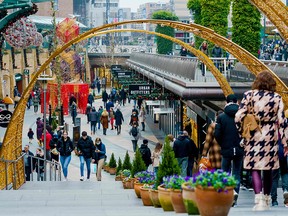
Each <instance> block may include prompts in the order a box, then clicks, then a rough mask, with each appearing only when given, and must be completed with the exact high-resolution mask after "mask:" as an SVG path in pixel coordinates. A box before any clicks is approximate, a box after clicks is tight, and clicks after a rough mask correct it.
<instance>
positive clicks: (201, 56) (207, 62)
mask: <svg viewBox="0 0 288 216" xmlns="http://www.w3.org/2000/svg"><path fill="white" fill-rule="evenodd" d="M114 32H140V33H147V34H153V35H157V36H159V37H163V38H165V39H167V40H170V41H173V42H174V43H177V44H180V45H181V46H183V47H185V48H186V49H187V50H189V51H190V52H192V53H193V54H194V55H195V56H197V57H198V59H199V60H200V61H202V62H203V63H204V64H205V65H206V66H207V67H208V68H209V70H210V71H211V73H212V74H213V76H214V77H215V79H216V81H217V82H218V83H219V85H220V87H221V89H222V91H223V94H224V95H225V97H226V96H228V95H229V94H234V92H233V90H232V88H231V87H230V85H229V83H228V82H227V80H226V78H225V77H224V76H223V74H222V73H221V72H220V71H219V70H218V68H217V67H215V65H214V63H213V61H212V60H211V59H210V58H209V57H208V56H207V55H205V54H204V53H203V52H201V51H200V50H197V49H195V48H193V47H191V46H189V45H188V44H187V43H185V42H183V41H181V40H179V39H176V38H173V37H170V36H168V35H165V34H161V33H158V32H152V31H147V30H141V29H111V30H106V31H100V32H96V33H94V34H91V35H88V36H86V37H84V38H82V39H81V40H85V39H88V38H91V37H95V36H98V35H101V34H109V33H114ZM81 40H79V41H77V43H78V42H80V41H81Z"/></svg>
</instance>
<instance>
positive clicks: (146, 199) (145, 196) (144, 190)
mask: <svg viewBox="0 0 288 216" xmlns="http://www.w3.org/2000/svg"><path fill="white" fill-rule="evenodd" d="M151 188H152V185H151V184H144V185H143V186H141V187H140V193H141V199H142V203H143V205H144V206H152V205H153V202H152V200H151V198H150V195H149V190H150V189H151Z"/></svg>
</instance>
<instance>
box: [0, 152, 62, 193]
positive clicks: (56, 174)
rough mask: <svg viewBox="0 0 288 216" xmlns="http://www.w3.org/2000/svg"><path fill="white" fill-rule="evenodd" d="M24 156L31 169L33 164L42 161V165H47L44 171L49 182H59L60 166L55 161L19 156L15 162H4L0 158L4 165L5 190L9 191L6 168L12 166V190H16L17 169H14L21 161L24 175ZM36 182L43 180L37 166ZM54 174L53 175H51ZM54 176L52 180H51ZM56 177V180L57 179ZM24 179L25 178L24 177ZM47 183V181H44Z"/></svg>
mask: <svg viewBox="0 0 288 216" xmlns="http://www.w3.org/2000/svg"><path fill="white" fill-rule="evenodd" d="M24 156H28V157H30V158H31V162H30V163H31V164H30V166H31V169H32V168H33V165H34V164H33V163H36V162H37V163H38V164H40V163H39V162H40V161H43V163H47V164H49V165H48V167H49V168H50V169H46V172H47V171H48V172H49V181H61V166H60V163H58V162H57V161H49V160H47V159H46V160H45V159H42V158H39V157H37V156H32V155H28V154H25V153H23V154H21V155H20V156H19V157H18V158H17V159H15V160H6V159H3V158H0V161H1V162H4V163H5V189H6V190H9V183H8V166H9V164H13V182H12V187H13V189H14V190H15V189H16V182H17V175H16V173H17V169H16V164H17V163H18V162H19V161H20V160H23V164H24V173H25V161H24ZM31 171H32V172H31V174H30V175H31V181H33V180H34V178H33V171H34V170H33V169H32V170H31ZM37 171H38V172H37V181H39V180H40V179H41V180H43V179H42V178H41V174H40V166H39V165H38V170H37ZM53 174H54V175H53ZM53 176H54V178H52V177H53ZM57 177H58V178H57ZM24 178H25V177H24ZM46 181H47V180H46Z"/></svg>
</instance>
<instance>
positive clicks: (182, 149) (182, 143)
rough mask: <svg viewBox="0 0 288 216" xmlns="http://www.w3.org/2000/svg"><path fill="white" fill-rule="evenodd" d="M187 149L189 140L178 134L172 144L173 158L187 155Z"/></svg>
mask: <svg viewBox="0 0 288 216" xmlns="http://www.w3.org/2000/svg"><path fill="white" fill-rule="evenodd" d="M189 149H190V148H189V140H188V139H187V138H186V137H185V136H178V138H177V139H176V140H175V141H174V145H173V151H174V153H175V158H183V157H188V156H189Z"/></svg>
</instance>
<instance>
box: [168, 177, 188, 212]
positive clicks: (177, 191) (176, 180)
mask: <svg viewBox="0 0 288 216" xmlns="http://www.w3.org/2000/svg"><path fill="white" fill-rule="evenodd" d="M188 179H189V177H188ZM184 182H185V179H184V178H183V177H182V176H179V175H172V176H167V177H164V178H163V184H164V187H165V188H167V189H170V197H171V201H172V205H173V208H174V211H175V212H176V213H186V209H185V205H184V202H183V198H182V184H183V183H184Z"/></svg>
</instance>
